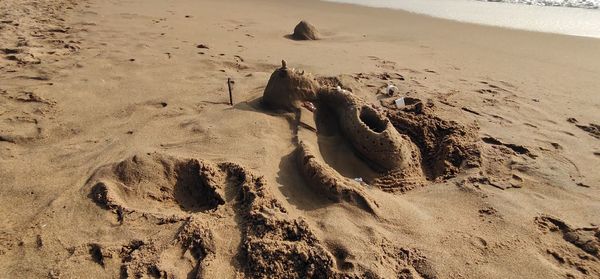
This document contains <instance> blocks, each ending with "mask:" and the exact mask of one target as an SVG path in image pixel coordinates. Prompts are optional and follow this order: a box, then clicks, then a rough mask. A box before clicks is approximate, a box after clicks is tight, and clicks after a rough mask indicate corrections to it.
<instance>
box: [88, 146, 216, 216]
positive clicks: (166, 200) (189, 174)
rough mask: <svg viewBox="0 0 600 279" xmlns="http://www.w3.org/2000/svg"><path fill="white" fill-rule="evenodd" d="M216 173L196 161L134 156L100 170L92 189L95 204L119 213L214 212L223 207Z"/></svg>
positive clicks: (210, 167) (213, 169) (155, 155)
mask: <svg viewBox="0 0 600 279" xmlns="http://www.w3.org/2000/svg"><path fill="white" fill-rule="evenodd" d="M215 175H216V170H215V167H214V166H210V165H208V164H205V163H203V162H200V161H198V160H184V161H182V160H178V159H175V158H171V157H168V156H162V155H160V154H150V155H136V156H133V157H131V158H129V159H127V160H124V161H122V162H120V163H118V164H116V165H110V166H106V167H105V168H103V169H101V170H99V171H98V172H97V173H96V175H95V177H94V178H93V180H94V181H97V182H96V183H95V185H94V186H93V188H92V198H93V199H94V201H96V202H97V203H98V204H100V205H102V206H105V207H107V208H109V209H112V210H116V211H119V212H121V213H120V214H123V212H147V213H153V214H157V215H163V216H168V215H177V216H181V214H182V213H183V212H197V211H206V210H212V209H215V208H216V207H217V206H219V205H221V204H223V203H224V198H223V192H222V189H221V188H220V187H221V186H220V185H218V184H217V183H216V182H215V179H216V178H215Z"/></svg>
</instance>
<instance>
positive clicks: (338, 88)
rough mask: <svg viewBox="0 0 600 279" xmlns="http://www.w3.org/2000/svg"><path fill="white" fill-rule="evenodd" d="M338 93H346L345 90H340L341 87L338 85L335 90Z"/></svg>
mask: <svg viewBox="0 0 600 279" xmlns="http://www.w3.org/2000/svg"><path fill="white" fill-rule="evenodd" d="M335 89H336V90H337V91H338V92H340V93H347V92H348V91H347V90H345V89H342V87H340V86H339V85H338V86H337V87H336V88H335Z"/></svg>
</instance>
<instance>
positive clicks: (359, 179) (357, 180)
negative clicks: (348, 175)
mask: <svg viewBox="0 0 600 279" xmlns="http://www.w3.org/2000/svg"><path fill="white" fill-rule="evenodd" d="M354 181H356V182H359V183H363V182H364V181H363V179H362V177H357V178H354Z"/></svg>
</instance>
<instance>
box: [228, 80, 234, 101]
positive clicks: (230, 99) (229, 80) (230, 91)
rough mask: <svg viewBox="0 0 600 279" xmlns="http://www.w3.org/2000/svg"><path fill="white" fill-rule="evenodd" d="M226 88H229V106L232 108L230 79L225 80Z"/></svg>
mask: <svg viewBox="0 0 600 279" xmlns="http://www.w3.org/2000/svg"><path fill="white" fill-rule="evenodd" d="M227 88H229V104H230V105H232V106H233V95H231V78H227Z"/></svg>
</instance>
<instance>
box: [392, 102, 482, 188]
mask: <svg viewBox="0 0 600 279" xmlns="http://www.w3.org/2000/svg"><path fill="white" fill-rule="evenodd" d="M387 116H388V118H389V119H390V121H391V123H392V124H393V125H394V127H395V128H396V129H397V130H398V131H399V132H400V133H402V134H405V135H408V136H409V137H410V139H411V141H412V142H414V143H415V144H416V145H417V146H418V147H419V149H420V151H421V156H422V160H423V169H424V170H425V172H426V175H427V177H428V179H436V178H449V177H452V176H455V175H456V174H457V173H458V172H459V171H460V169H461V168H462V167H477V166H479V165H480V160H481V154H480V149H479V146H478V144H477V143H478V142H479V137H478V133H477V128H475V127H465V126H463V125H460V124H458V123H456V122H454V121H448V120H444V119H441V118H439V117H438V116H436V115H435V112H434V109H433V105H432V104H428V105H424V104H422V103H421V102H420V101H418V102H414V104H413V105H408V106H406V107H405V108H403V109H400V110H399V109H396V108H391V107H390V108H388V110H387Z"/></svg>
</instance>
